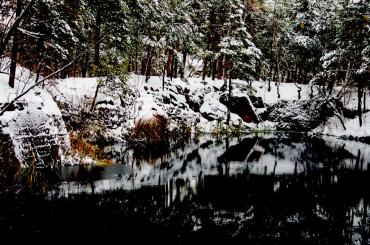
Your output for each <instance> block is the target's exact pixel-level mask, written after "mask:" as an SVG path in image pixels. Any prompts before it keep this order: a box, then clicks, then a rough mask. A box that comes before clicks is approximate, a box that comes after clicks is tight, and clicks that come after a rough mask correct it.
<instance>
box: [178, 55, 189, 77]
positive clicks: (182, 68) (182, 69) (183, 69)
mask: <svg viewBox="0 0 370 245" xmlns="http://www.w3.org/2000/svg"><path fill="white" fill-rule="evenodd" d="M186 56H187V52H186V51H184V52H183V53H182V65H181V66H180V71H179V73H180V78H184V77H185V67H186Z"/></svg>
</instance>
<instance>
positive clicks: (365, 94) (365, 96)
mask: <svg viewBox="0 0 370 245" xmlns="http://www.w3.org/2000/svg"><path fill="white" fill-rule="evenodd" d="M366 98H367V93H366V90H365V91H364V113H366Z"/></svg>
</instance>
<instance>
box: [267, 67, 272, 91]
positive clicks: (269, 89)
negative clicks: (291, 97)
mask: <svg viewBox="0 0 370 245" xmlns="http://www.w3.org/2000/svg"><path fill="white" fill-rule="evenodd" d="M269 73H270V74H269V84H268V89H267V91H268V92H270V91H271V80H272V62H270V72H269Z"/></svg>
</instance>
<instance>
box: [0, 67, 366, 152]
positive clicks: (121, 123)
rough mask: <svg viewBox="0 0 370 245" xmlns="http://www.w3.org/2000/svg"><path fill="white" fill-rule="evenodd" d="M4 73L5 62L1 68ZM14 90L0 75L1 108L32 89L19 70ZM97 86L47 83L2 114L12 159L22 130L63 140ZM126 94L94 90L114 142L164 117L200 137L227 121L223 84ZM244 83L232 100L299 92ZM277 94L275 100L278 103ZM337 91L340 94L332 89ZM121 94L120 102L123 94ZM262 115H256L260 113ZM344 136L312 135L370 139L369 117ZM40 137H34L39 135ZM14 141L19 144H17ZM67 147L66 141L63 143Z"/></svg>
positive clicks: (140, 82) (131, 87)
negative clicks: (71, 117) (70, 119)
mask: <svg viewBox="0 0 370 245" xmlns="http://www.w3.org/2000/svg"><path fill="white" fill-rule="evenodd" d="M0 64H2V66H3V67H1V70H3V71H6V70H7V69H8V68H7V67H6V62H0ZM16 77H17V79H16V86H15V88H14V89H12V88H10V87H9V86H8V85H7V82H8V75H7V74H0V103H7V102H9V101H11V100H12V99H13V98H15V96H17V95H18V94H20V93H21V92H22V91H24V90H25V89H27V88H28V87H29V86H31V85H32V84H33V81H34V79H35V78H34V77H33V76H32V74H31V73H30V72H29V71H28V70H27V69H24V68H21V67H18V69H17V75H16ZM98 83H99V80H98V79H97V78H68V79H63V80H55V81H49V82H48V83H47V84H46V85H45V88H41V87H38V88H35V89H33V90H31V91H30V92H29V93H28V94H26V95H25V96H24V97H22V98H21V99H20V102H21V104H23V105H24V110H20V109H16V110H13V111H9V112H5V113H4V115H2V116H0V125H1V128H0V129H1V131H3V132H4V133H7V134H10V135H11V137H12V139H13V142H14V143H15V148H16V152H17V156H18V157H20V158H21V152H22V149H21V148H22V147H20V146H19V143H17V140H18V139H19V138H20V137H21V135H22V130H24V129H26V128H33V129H37V128H39V129H40V128H45V127H46V128H47V129H48V132H49V133H50V134H56V135H58V134H60V135H67V131H66V128H65V125H64V122H63V120H62V113H61V111H60V109H62V111H63V110H64V111H63V113H64V112H65V110H69V109H71V108H72V109H77V110H80V111H89V109H90V108H91V105H92V98H93V97H94V94H95V92H96V88H97V85H98ZM126 85H127V86H126V87H125V89H124V88H123V87H122V88H121V87H117V88H116V87H114V86H110V85H109V86H106V87H105V88H102V89H100V90H99V93H98V96H97V100H96V104H97V106H96V109H97V110H100V112H101V113H103V114H104V115H105V117H106V120H109V123H110V124H112V125H110V127H109V128H108V129H107V130H106V132H105V134H106V136H107V138H110V139H114V140H116V141H119V140H120V139H122V136H123V135H125V134H127V132H128V131H129V130H130V128H132V127H133V126H134V125H135V122H137V121H138V120H142V119H150V118H152V117H154V116H156V115H162V116H165V117H168V118H169V119H170V121H171V127H173V128H174V127H176V126H178V124H180V123H181V124H186V125H188V126H191V127H192V128H193V129H195V128H196V129H198V130H199V131H202V132H207V133H209V132H213V131H214V130H215V129H217V130H220V129H224V128H225V127H226V126H225V124H224V122H225V120H226V117H227V107H226V106H225V105H224V104H222V103H221V102H220V96H221V95H222V93H224V92H223V91H222V87H223V85H224V81H223V80H215V81H213V80H211V79H209V78H207V79H206V80H205V81H202V80H201V79H200V78H188V79H186V80H181V79H179V78H176V79H173V80H172V81H170V80H169V79H168V78H166V79H165V87H164V88H163V87H162V77H155V76H153V77H151V78H150V79H149V81H148V82H145V77H144V76H136V75H131V76H129V78H128V80H127V82H126ZM248 85H249V83H248V82H246V81H241V80H234V81H233V94H234V95H255V96H258V97H261V98H262V99H263V101H264V103H265V105H267V106H271V105H274V104H276V103H277V102H279V101H281V100H284V101H296V100H297V99H298V87H297V85H295V84H291V83H289V84H287V83H281V84H279V86H277V85H276V84H275V83H273V82H272V83H271V91H268V83H267V82H263V81H253V82H252V83H251V86H252V89H250V87H248ZM298 86H299V87H300V89H301V93H300V94H301V100H307V99H309V97H310V87H309V86H308V85H298ZM278 89H279V93H280V98H279V97H278ZM337 89H340V88H337ZM124 90H125V91H126V94H125V95H123V96H122V92H123V91H124ZM56 102H58V103H59V105H60V103H64V104H68V105H69V107H67V108H58V106H57V103H56ZM343 103H344V106H345V107H346V108H347V109H351V110H355V109H356V107H357V92H356V91H355V90H353V91H349V92H348V93H347V94H346V96H345V97H344V99H343ZM367 104H368V105H370V95H368V96H367ZM263 110H264V109H256V111H257V112H263ZM345 124H346V130H344V129H343V127H342V126H341V124H340V123H339V120H338V119H337V118H335V117H333V118H330V119H329V121H328V122H326V123H325V124H323V125H321V126H320V127H318V128H316V129H314V130H313V132H314V133H316V134H323V135H332V136H336V137H349V136H352V137H370V113H366V114H364V117H363V126H362V127H359V123H358V119H345ZM231 125H232V127H234V128H238V129H239V130H241V131H268V130H274V129H275V124H274V123H272V122H263V123H259V124H255V123H245V122H244V121H243V120H242V118H240V117H239V116H238V115H236V114H233V113H231ZM41 133H42V132H39V133H36V134H41ZM18 141H19V140H18ZM66 142H68V139H66Z"/></svg>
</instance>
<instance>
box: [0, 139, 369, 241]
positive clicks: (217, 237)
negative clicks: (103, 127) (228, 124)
mask: <svg viewBox="0 0 370 245" xmlns="http://www.w3.org/2000/svg"><path fill="white" fill-rule="evenodd" d="M107 152H108V154H109V155H110V156H111V158H112V159H114V160H115V162H116V164H114V165H112V166H108V167H104V168H100V167H66V168H63V169H62V170H61V173H60V178H61V182H59V183H58V184H57V186H56V187H55V188H54V190H53V191H50V192H49V193H48V195H47V197H45V196H36V195H11V194H8V195H3V196H2V197H1V200H0V234H1V237H4V238H2V239H5V237H10V238H12V240H18V239H19V240H22V239H24V238H27V239H28V240H29V241H30V240H33V239H34V240H37V241H40V240H46V241H49V242H50V241H61V242H75V241H76V240H78V241H79V242H84V243H86V242H104V243H107V242H113V241H115V242H117V241H118V242H120V243H127V242H129V241H133V242H135V243H139V244H142V243H155V244H156V243H161V244H190V243H195V244H197V243H200V242H207V243H212V242H218V243H223V244H288V243H289V244H291V243H292V244H370V240H369V239H370V235H369V225H370V205H369V201H370V145H366V144H363V143H359V142H354V141H344V140H338V139H333V138H325V139H323V138H316V137H310V136H306V135H301V134H289V135H287V134H275V135H262V136H258V135H250V136H243V137H239V138H229V139H215V138H212V137H202V138H200V139H199V141H196V142H191V143H189V144H186V145H182V146H181V147H176V148H175V149H173V150H171V151H170V153H168V154H166V155H164V156H162V157H160V158H157V159H153V158H150V157H149V158H147V159H145V158H146V157H142V158H141V159H137V158H135V157H134V155H135V154H134V152H131V151H125V150H124V149H121V148H120V147H119V146H117V147H113V148H110V149H108V150H107ZM26 234H28V235H26ZM132 239H134V240H132Z"/></svg>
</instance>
